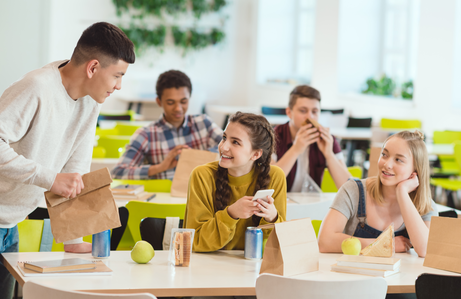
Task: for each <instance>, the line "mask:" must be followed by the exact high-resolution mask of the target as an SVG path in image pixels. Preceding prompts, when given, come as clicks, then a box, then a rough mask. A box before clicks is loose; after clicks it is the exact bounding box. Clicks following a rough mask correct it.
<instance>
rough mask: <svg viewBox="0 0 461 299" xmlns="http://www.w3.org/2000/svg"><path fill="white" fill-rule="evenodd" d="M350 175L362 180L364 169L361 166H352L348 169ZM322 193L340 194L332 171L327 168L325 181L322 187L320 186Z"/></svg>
mask: <svg viewBox="0 0 461 299" xmlns="http://www.w3.org/2000/svg"><path fill="white" fill-rule="evenodd" d="M347 170H349V173H350V174H351V175H352V176H353V177H354V178H358V179H361V178H362V168H361V167H359V166H351V167H348V168H347ZM320 188H321V189H322V192H338V188H336V185H335V182H334V181H333V178H332V177H331V174H330V171H329V170H328V168H325V172H324V173H323V180H322V185H321V186H320Z"/></svg>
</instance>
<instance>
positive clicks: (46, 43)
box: [0, 0, 253, 119]
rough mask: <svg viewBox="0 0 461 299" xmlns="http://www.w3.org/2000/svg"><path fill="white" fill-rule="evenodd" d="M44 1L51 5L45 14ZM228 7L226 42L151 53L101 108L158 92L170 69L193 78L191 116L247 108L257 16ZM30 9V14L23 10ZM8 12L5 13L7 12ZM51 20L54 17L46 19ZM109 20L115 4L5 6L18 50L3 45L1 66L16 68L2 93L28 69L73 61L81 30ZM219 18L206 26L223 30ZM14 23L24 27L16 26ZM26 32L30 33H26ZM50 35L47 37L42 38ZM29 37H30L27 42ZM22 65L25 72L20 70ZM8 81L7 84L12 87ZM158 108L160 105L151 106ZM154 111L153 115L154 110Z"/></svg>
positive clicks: (242, 5)
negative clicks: (220, 107) (225, 107)
mask: <svg viewBox="0 0 461 299" xmlns="http://www.w3.org/2000/svg"><path fill="white" fill-rule="evenodd" d="M41 2H49V4H48V6H47V7H46V8H47V9H46V11H45V12H43V10H45V9H42V8H41ZM229 2H230V4H228V5H227V7H226V8H225V13H226V14H227V15H228V16H229V18H228V20H227V22H226V27H225V33H226V39H225V42H224V44H222V45H218V46H215V47H209V48H206V49H204V50H202V51H200V52H191V53H190V54H188V55H186V56H185V57H183V56H182V53H181V52H180V51H178V50H177V49H175V48H173V47H166V48H165V51H164V53H163V54H160V53H158V52H154V51H150V52H148V53H146V55H145V56H144V57H137V59H136V63H135V64H134V65H131V66H130V67H129V68H128V72H127V74H126V76H125V77H124V79H123V83H122V90H121V91H118V92H116V93H114V95H112V96H111V97H110V98H108V100H107V101H106V103H105V104H104V105H103V107H102V110H103V111H104V110H119V109H122V110H123V109H126V106H127V104H126V102H122V101H118V100H117V97H125V98H131V97H139V96H141V95H146V94H150V95H153V94H155V83H156V80H157V77H158V75H159V74H161V73H162V72H164V71H167V70H170V69H178V70H181V71H183V72H185V73H186V74H187V75H188V76H189V77H190V78H191V80H192V85H193V93H192V101H191V106H190V111H189V112H191V113H199V112H200V111H201V108H202V105H203V104H204V103H205V102H207V103H232V104H235V105H239V104H240V105H244V104H246V102H247V101H246V96H247V86H248V84H247V82H248V75H247V74H248V72H247V70H246V69H247V66H248V65H249V55H250V51H249V50H248V48H249V46H248V44H249V41H250V39H251V37H252V36H251V35H250V32H249V30H248V28H247V27H248V26H247V24H248V23H249V22H251V20H250V19H251V18H252V17H253V12H252V11H251V9H252V4H251V1H246V0H234V1H229ZM24 7H27V9H26V10H24V9H23V8H24ZM4 8H5V9H4ZM48 15H49V16H50V17H49V18H48V17H47V16H48ZM44 19H45V20H46V21H47V22H49V23H50V24H49V29H47V28H46V27H44V26H42V25H41V22H43V21H44ZM189 19H190V20H191V21H190V22H188V20H187V16H186V17H182V18H181V20H179V21H180V22H182V24H188V23H190V24H192V20H193V19H192V17H190V18H189ZM98 21H107V22H110V23H114V24H117V23H118V22H119V20H118V18H117V17H116V15H115V7H114V5H113V4H112V1H111V0H98V1H92V0H78V1H77V0H69V1H60V0H40V1H36V0H21V1H7V6H6V7H5V6H4V5H3V3H2V9H1V10H0V22H1V23H0V25H3V26H2V28H11V30H10V31H8V32H5V30H2V32H5V33H2V37H3V34H4V35H5V37H4V38H2V41H3V40H5V41H6V40H13V38H15V39H14V40H13V41H12V44H14V47H11V48H7V47H4V46H2V47H0V66H1V69H2V70H9V69H16V71H15V72H14V73H13V72H10V73H7V72H6V71H2V72H1V75H0V76H2V77H0V79H1V80H0V84H2V85H0V90H1V91H2V92H3V90H4V89H5V88H6V86H8V85H9V84H11V83H12V82H14V81H16V80H17V79H18V78H19V77H20V76H22V75H23V74H24V73H25V72H26V71H28V70H32V69H35V68H38V67H40V66H42V65H43V64H45V63H47V62H49V61H54V60H58V59H66V58H70V56H71V54H72V51H73V49H74V47H75V45H76V43H77V40H78V38H79V37H80V35H81V33H82V31H83V30H84V29H85V28H87V27H88V26H89V25H91V24H92V23H94V22H98ZM213 21H214V20H210V19H209V20H207V19H206V18H205V22H207V23H206V24H211V25H214V26H219V25H220V24H219V23H217V22H214V23H213ZM12 24H20V26H18V27H15V26H13V25H12ZM26 33H27V34H26ZM30 33H32V34H30ZM42 35H46V36H47V38H46V39H43V38H41V36H42ZM26 36H27V38H26ZM36 49H46V52H45V55H43V57H37V55H38V54H39V53H37V51H36ZM17 65H20V68H18V67H17ZM7 82H8V83H7ZM144 107H146V109H144V108H143V113H146V117H147V118H148V119H152V118H157V117H158V113H159V112H158V111H157V110H152V109H149V106H146V105H144ZM154 107H156V104H154V105H151V106H150V108H154ZM151 111H153V112H151Z"/></svg>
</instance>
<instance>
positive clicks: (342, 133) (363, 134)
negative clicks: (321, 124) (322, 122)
mask: <svg viewBox="0 0 461 299" xmlns="http://www.w3.org/2000/svg"><path fill="white" fill-rule="evenodd" d="M330 133H331V134H332V135H333V136H335V137H336V138H339V139H349V140H370V139H371V136H372V130H371V128H330Z"/></svg>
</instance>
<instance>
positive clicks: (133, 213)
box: [122, 201, 186, 243]
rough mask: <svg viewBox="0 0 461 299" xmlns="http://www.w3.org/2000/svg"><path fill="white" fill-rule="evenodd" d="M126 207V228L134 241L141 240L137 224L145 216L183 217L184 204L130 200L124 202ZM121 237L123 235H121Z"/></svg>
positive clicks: (184, 211)
mask: <svg viewBox="0 0 461 299" xmlns="http://www.w3.org/2000/svg"><path fill="white" fill-rule="evenodd" d="M126 208H127V209H128V215H129V216H128V224H127V230H129V231H130V233H131V236H132V238H133V241H134V243H136V242H138V241H140V240H141V231H140V229H139V226H140V224H141V220H142V219H144V218H146V217H152V218H166V217H179V218H180V219H184V215H185V213H186V204H165V203H162V204H161V203H153V202H141V201H130V202H128V203H127V204H126ZM122 239H123V237H122Z"/></svg>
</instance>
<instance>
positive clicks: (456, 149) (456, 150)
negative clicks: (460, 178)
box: [454, 140, 461, 171]
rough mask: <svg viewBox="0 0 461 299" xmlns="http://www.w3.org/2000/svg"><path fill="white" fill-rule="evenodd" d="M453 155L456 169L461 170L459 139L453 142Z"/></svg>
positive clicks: (460, 145) (460, 142) (460, 144)
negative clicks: (456, 165)
mask: <svg viewBox="0 0 461 299" xmlns="http://www.w3.org/2000/svg"><path fill="white" fill-rule="evenodd" d="M454 155H455V160H456V163H457V164H458V170H460V171H461V140H458V141H455V142H454Z"/></svg>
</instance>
